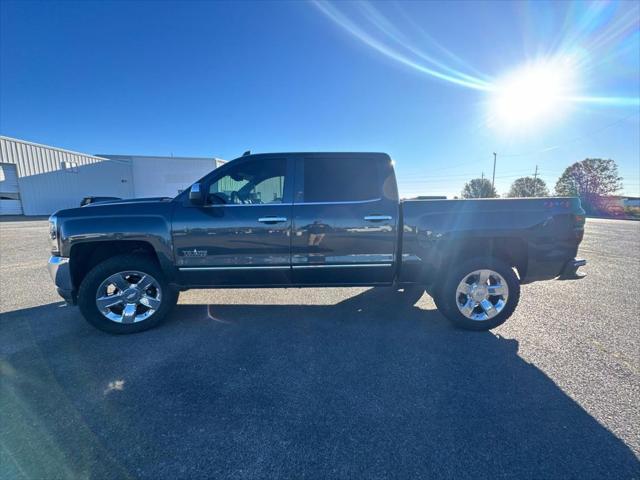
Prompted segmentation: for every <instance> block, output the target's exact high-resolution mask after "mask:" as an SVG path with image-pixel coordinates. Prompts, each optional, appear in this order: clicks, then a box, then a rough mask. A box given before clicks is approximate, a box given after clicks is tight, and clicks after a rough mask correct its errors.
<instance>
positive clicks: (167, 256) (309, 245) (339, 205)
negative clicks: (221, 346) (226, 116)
mask: <svg viewBox="0 0 640 480" xmlns="http://www.w3.org/2000/svg"><path fill="white" fill-rule="evenodd" d="M584 214H585V212H584V210H583V209H582V208H581V206H580V201H579V200H578V199H577V198H535V199H478V200H405V201H400V200H399V199H398V190H397V186H396V178H395V174H394V168H393V162H392V160H391V159H390V158H389V156H388V155H386V154H384V153H273V154H253V155H252V154H246V155H244V156H242V157H240V158H237V159H236V160H233V161H231V162H228V163H226V164H225V165H223V166H221V167H219V168H217V169H215V170H214V171H212V172H211V173H210V174H208V175H206V176H205V177H203V178H201V179H200V180H198V181H197V182H196V183H194V184H193V185H191V186H190V188H188V189H187V190H185V191H184V192H182V193H181V194H180V195H178V196H177V197H175V198H173V199H143V200H141V201H131V200H128V201H120V202H118V201H113V202H110V203H104V204H95V206H91V208H86V207H85V208H72V209H68V210H61V211H58V212H56V213H55V214H53V215H52V216H51V217H50V219H49V222H50V230H49V234H50V239H51V247H52V257H51V258H50V260H49V271H50V274H51V276H52V278H53V280H54V282H55V284H56V287H57V290H58V293H59V294H60V295H61V296H62V297H63V298H64V299H65V300H66V301H67V302H69V303H71V304H77V305H78V306H79V307H80V310H81V312H82V314H83V315H84V317H85V318H86V319H87V320H88V321H89V322H90V323H91V324H92V325H94V326H95V327H97V328H99V329H101V330H104V331H107V332H111V333H133V332H139V331H142V330H146V329H148V328H151V327H154V326H156V325H158V324H159V323H160V322H161V321H162V320H163V319H164V318H165V317H166V316H167V314H168V313H169V311H170V310H171V309H172V307H173V306H174V305H175V304H176V302H177V298H178V294H179V292H180V291H184V290H187V289H193V288H227V287H235V288H238V287H241V288H249V287H270V288H272V287H336V286H371V287H384V288H380V290H379V291H380V294H381V295H380V301H381V302H382V301H385V302H386V301H389V299H391V300H392V301H394V302H398V304H399V306H402V305H404V306H407V307H408V306H412V305H414V304H415V303H416V302H417V300H418V299H419V298H420V297H421V296H422V295H423V294H424V293H425V292H427V293H428V294H429V295H431V296H432V297H433V299H434V301H435V303H436V305H437V307H438V309H439V310H440V311H441V312H442V313H443V314H444V315H445V316H446V317H447V318H449V319H450V320H451V321H452V322H453V323H454V324H455V325H457V326H459V327H462V328H466V329H472V330H487V329H491V328H494V327H497V326H498V325H501V324H502V323H504V322H505V320H507V318H509V316H510V315H511V314H512V313H513V311H514V309H515V308H516V305H517V304H518V299H519V297H520V285H521V284H525V283H529V282H533V281H537V280H548V279H553V278H556V277H559V276H562V277H564V278H578V277H579V274H578V272H577V269H578V267H580V266H582V265H584V264H585V261H584V260H578V259H576V258H575V256H576V253H577V250H578V245H579V244H580V242H581V240H582V237H583V233H584V224H585V217H584ZM388 292H392V293H391V294H389V293H388ZM398 311H399V312H401V310H398Z"/></svg>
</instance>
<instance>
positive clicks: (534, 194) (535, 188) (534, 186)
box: [533, 165, 538, 197]
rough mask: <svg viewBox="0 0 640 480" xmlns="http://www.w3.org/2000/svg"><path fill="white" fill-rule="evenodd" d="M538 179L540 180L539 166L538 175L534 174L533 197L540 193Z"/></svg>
mask: <svg viewBox="0 0 640 480" xmlns="http://www.w3.org/2000/svg"><path fill="white" fill-rule="evenodd" d="M537 178H538V165H536V173H534V174H533V196H534V197H535V196H536V194H537V193H538V185H537V184H536V179H537Z"/></svg>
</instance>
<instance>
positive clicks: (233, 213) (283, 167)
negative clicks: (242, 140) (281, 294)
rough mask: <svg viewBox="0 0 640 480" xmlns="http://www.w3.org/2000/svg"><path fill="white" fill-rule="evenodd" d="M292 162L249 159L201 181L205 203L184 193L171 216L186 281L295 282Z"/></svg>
mask: <svg viewBox="0 0 640 480" xmlns="http://www.w3.org/2000/svg"><path fill="white" fill-rule="evenodd" d="M292 170H293V161H290V160H288V159H287V158H284V157H280V158H274V157H270V156H255V157H247V158H242V159H238V160H234V161H233V162H229V163H228V164H226V165H224V166H223V167H220V168H219V169H217V170H215V171H214V173H213V174H212V175H211V176H210V178H209V179H206V180H205V181H204V182H202V184H201V189H202V190H203V191H205V192H207V193H208V201H207V203H206V204H205V205H194V204H192V203H190V202H189V200H188V197H187V196H186V195H184V196H183V197H184V199H183V200H182V201H181V202H176V206H175V209H174V214H173V242H174V251H175V258H176V264H177V267H178V269H179V272H180V275H181V278H182V282H183V283H184V284H186V285H192V286H198V285H199V286H235V285H237V286H248V285H256V286H263V285H264V286H268V285H287V284H289V283H290V281H291V277H290V270H291V257H290V248H291V213H292V203H291V194H292V190H293V171H292Z"/></svg>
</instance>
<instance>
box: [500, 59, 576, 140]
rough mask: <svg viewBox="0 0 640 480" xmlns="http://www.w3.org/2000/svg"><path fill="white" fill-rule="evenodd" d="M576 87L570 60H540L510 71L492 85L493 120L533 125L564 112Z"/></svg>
mask: <svg viewBox="0 0 640 480" xmlns="http://www.w3.org/2000/svg"><path fill="white" fill-rule="evenodd" d="M574 88H575V76H574V74H573V69H572V68H571V64H570V63H569V62H568V61H566V60H565V61H561V60H549V61H538V62H535V63H530V64H527V65H524V66H522V67H520V68H518V69H517V70H515V71H513V72H511V73H509V74H508V75H506V76H505V77H503V78H502V79H501V80H499V81H498V82H496V83H495V84H494V85H493V88H492V92H491V95H492V97H491V101H490V118H491V120H490V121H491V123H493V124H494V125H495V126H496V127H498V128H500V129H506V130H515V129H523V128H526V129H530V128H533V127H538V126H540V125H542V124H548V123H549V122H550V121H552V120H555V119H557V118H558V117H560V116H561V115H562V114H563V113H565V110H566V106H567V104H568V101H567V99H568V98H569V97H570V96H571V95H572V91H573V90H574Z"/></svg>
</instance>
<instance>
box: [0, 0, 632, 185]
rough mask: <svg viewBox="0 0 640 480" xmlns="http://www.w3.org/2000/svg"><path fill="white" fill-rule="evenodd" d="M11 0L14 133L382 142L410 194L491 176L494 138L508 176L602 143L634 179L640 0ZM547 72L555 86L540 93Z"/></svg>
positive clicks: (8, 103) (49, 140)
mask: <svg viewBox="0 0 640 480" xmlns="http://www.w3.org/2000/svg"><path fill="white" fill-rule="evenodd" d="M1 9H2V10H1V13H2V15H1V24H0V27H1V28H0V31H1V33H0V35H1V37H0V40H1V42H0V49H1V50H0V53H1V59H0V61H1V64H0V67H1V69H0V86H1V90H0V132H1V133H2V134H3V135H8V136H11V137H17V138H21V139H25V140H30V141H34V142H38V143H44V144H49V145H55V146H59V147H63V148H69V149H72V150H78V151H83V152H88V153H95V152H108V153H114V154H118V153H122V154H147V155H151V154H158V155H169V154H172V153H173V154H174V155H176V156H177V155H184V156H212V155H215V156H218V157H222V158H226V159H231V158H234V157H236V156H238V155H240V154H241V153H242V152H243V151H244V150H247V149H251V150H252V151H254V152H266V151H291V150H295V151H300V150H304V151H313V150H332V151H336V150H352V151H355V150H373V151H385V152H388V153H389V154H391V155H392V157H393V158H394V159H395V161H396V168H397V171H398V178H399V186H400V190H401V193H402V194H404V195H414V194H425V195H428V194H432V195H436V194H445V195H450V196H452V195H457V194H459V192H460V190H461V189H462V187H463V185H464V182H465V181H466V180H468V179H469V178H472V177H475V176H480V174H481V173H482V172H483V171H484V173H485V175H489V176H490V175H491V169H492V163H493V155H492V152H494V151H495V152H497V153H498V168H497V173H496V185H497V187H498V191H499V192H500V193H504V192H506V191H507V190H508V187H509V185H510V183H511V182H512V181H513V180H514V179H515V178H517V177H518V176H522V175H526V174H533V171H534V169H535V166H536V165H538V168H539V171H540V175H541V176H542V178H543V179H545V180H546V181H547V183H548V184H549V186H550V187H553V185H554V184H555V181H556V179H557V177H558V176H559V175H560V173H561V172H562V170H563V169H564V168H565V167H566V166H568V165H569V164H571V163H573V162H575V161H578V160H582V159H584V158H586V157H605V158H613V159H615V160H616V161H617V162H618V165H619V167H620V173H621V174H622V175H623V177H624V179H625V180H624V192H625V193H626V194H628V195H640V106H639V100H638V97H639V96H640V91H639V89H640V83H639V82H640V31H639V28H640V27H639V24H640V4H639V3H638V2H600V3H587V2H576V3H571V2H548V3H547V2H530V3H527V2H517V3H516V2H513V3H509V2H495V3H492V2H451V3H446V2H442V3H439V2H425V3H419V2H410V3H401V2H383V3H375V2H374V3H347V2H341V3H333V4H331V3H325V2H321V3H314V2H302V1H300V2H282V3H278V2H258V3H251V2H230V3H224V2H197V3H196V2H182V3H171V2H157V3H153V2H112V3H111V2H95V3H93V2H78V3H72V2H64V3H60V2H53V1H52V2H36V3H29V2H7V1H2V4H1ZM540 65H542V67H541V68H540ZM532 69H533V70H534V71H536V72H540V71H542V77H541V76H540V75H538V76H535V75H534V76H532V75H531V74H523V73H522V72H530V71H532ZM536 69H537V70H536ZM514 72H515V73H514ZM523 78H524V80H523V81H521V80H522V79H523ZM540 78H542V80H540ZM548 78H551V79H552V80H549V81H550V82H554V83H553V88H551V89H552V90H553V92H552V93H553V95H552V96H549V95H547V94H546V93H544V92H543V93H542V94H541V93H540V92H539V91H538V90H539V83H540V82H542V83H545V82H546V79H548ZM532 79H533V80H532ZM558 79H559V80H558ZM513 85H516V87H513ZM558 85H559V86H558ZM523 88H524V93H523ZM527 89H531V90H532V92H531V95H529V93H528V91H527ZM505 92H507V93H508V94H505ZM514 92H515V93H514ZM505 95H506V96H505ZM540 95H542V96H540ZM545 95H546V96H545ZM505 98H506V99H507V104H508V105H507V111H504V108H503V107H504V105H505V103H504V99H505ZM513 99H515V100H514V101H515V102H516V104H517V105H518V108H517V109H515V110H514V108H513V102H511V100H513ZM550 99H551V100H550ZM500 102H502V103H500ZM523 112H524V113H525V114H524V118H522V116H523ZM529 113H530V114H531V115H528V114H529ZM528 117H533V118H528Z"/></svg>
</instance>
